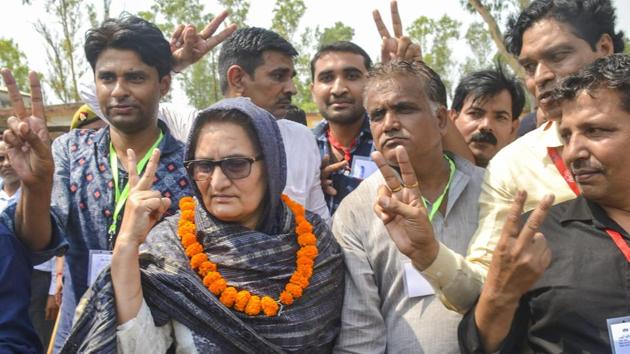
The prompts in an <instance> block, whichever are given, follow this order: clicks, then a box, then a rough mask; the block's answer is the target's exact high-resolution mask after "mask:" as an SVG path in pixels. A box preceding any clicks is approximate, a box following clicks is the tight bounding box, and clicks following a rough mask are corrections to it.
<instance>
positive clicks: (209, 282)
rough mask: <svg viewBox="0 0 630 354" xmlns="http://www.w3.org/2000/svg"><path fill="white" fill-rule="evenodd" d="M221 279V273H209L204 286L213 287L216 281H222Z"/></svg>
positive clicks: (204, 279) (204, 280) (204, 278)
mask: <svg viewBox="0 0 630 354" xmlns="http://www.w3.org/2000/svg"><path fill="white" fill-rule="evenodd" d="M220 278H221V274H219V272H208V274H206V276H205V277H203V285H205V286H206V288H209V287H210V285H212V283H214V282H215V280H217V279H220Z"/></svg>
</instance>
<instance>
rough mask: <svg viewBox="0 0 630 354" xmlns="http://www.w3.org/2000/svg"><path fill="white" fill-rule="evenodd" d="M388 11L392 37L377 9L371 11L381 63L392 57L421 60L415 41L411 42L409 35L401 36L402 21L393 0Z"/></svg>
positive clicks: (420, 49) (418, 47)
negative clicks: (379, 40)
mask: <svg viewBox="0 0 630 354" xmlns="http://www.w3.org/2000/svg"><path fill="white" fill-rule="evenodd" d="M390 11H391V14H392V27H393V30H394V37H392V36H391V35H390V33H389V31H388V30H387V26H385V23H384V22H383V19H382V18H381V14H380V12H379V11H378V10H374V11H372V16H373V17H374V23H376V28H377V29H378V33H379V34H380V36H381V39H382V40H383V42H382V43H381V63H388V62H389V61H391V60H392V59H394V58H399V59H402V60H407V61H416V60H422V48H420V45H418V44H416V43H412V42H411V39H409V37H406V36H403V30H402V22H401V21H400V14H399V13H398V2H396V1H395V0H394V1H392V2H391V3H390Z"/></svg>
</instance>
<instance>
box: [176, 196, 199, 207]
mask: <svg viewBox="0 0 630 354" xmlns="http://www.w3.org/2000/svg"><path fill="white" fill-rule="evenodd" d="M186 203H193V204H194V203H195V200H194V199H193V198H192V197H190V196H187V197H182V198H181V199H180V200H179V208H180V209H184V208H182V205H184V204H186Z"/></svg>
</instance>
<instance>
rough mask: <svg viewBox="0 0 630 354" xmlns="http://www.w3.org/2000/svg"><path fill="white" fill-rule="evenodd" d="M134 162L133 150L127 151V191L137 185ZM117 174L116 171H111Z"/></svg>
mask: <svg viewBox="0 0 630 354" xmlns="http://www.w3.org/2000/svg"><path fill="white" fill-rule="evenodd" d="M137 166H138V165H137V161H136V152H135V151H133V149H127V172H128V173H129V189H133V188H134V187H135V186H136V185H137V184H138V179H139V177H138V172H137V171H136V170H137V168H138V167H137ZM112 172H113V173H117V172H116V171H112Z"/></svg>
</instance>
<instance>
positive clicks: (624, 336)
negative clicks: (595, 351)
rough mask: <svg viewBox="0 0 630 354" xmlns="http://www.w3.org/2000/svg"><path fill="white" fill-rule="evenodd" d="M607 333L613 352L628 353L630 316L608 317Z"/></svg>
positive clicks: (629, 353)
mask: <svg viewBox="0 0 630 354" xmlns="http://www.w3.org/2000/svg"><path fill="white" fill-rule="evenodd" d="M606 322H607V324H608V335H609V336H610V348H611V350H612V353H613V354H630V316H625V317H616V318H609V319H607V320H606Z"/></svg>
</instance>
